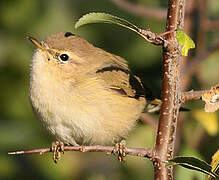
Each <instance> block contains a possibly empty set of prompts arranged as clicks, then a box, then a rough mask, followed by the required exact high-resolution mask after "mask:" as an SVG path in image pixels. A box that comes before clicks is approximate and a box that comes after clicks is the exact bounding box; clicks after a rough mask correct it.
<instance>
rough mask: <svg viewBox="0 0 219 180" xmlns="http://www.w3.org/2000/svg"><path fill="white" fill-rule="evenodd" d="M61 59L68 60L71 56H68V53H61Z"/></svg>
mask: <svg viewBox="0 0 219 180" xmlns="http://www.w3.org/2000/svg"><path fill="white" fill-rule="evenodd" d="M59 59H60V60H61V61H68V59H69V56H68V55H67V54H61V55H60V56H59Z"/></svg>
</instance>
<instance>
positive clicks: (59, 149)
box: [51, 141, 65, 163]
mask: <svg viewBox="0 0 219 180" xmlns="http://www.w3.org/2000/svg"><path fill="white" fill-rule="evenodd" d="M64 147H65V145H64V143H63V142H60V141H55V142H52V147H51V152H53V161H54V162H55V163H57V161H58V160H59V159H60V158H61V154H64Z"/></svg>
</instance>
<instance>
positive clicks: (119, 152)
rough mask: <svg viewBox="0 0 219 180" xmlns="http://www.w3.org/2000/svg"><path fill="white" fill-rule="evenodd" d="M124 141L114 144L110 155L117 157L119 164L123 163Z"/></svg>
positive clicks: (124, 153) (124, 154)
mask: <svg viewBox="0 0 219 180" xmlns="http://www.w3.org/2000/svg"><path fill="white" fill-rule="evenodd" d="M125 146H126V141H125V140H122V141H121V142H120V143H116V145H115V147H114V148H113V151H112V153H113V154H114V155H115V154H117V155H118V160H119V161H120V162H123V161H124V157H125V156H126V147H125Z"/></svg>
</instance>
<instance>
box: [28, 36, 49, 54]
mask: <svg viewBox="0 0 219 180" xmlns="http://www.w3.org/2000/svg"><path fill="white" fill-rule="evenodd" d="M27 39H28V40H30V41H31V42H32V43H33V44H34V45H35V46H36V47H38V48H39V49H41V50H43V51H45V50H46V49H45V48H44V47H43V46H42V44H41V43H40V42H39V41H38V40H36V39H35V38H33V37H30V36H27Z"/></svg>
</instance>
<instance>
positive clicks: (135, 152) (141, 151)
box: [8, 145, 153, 158]
mask: <svg viewBox="0 0 219 180" xmlns="http://www.w3.org/2000/svg"><path fill="white" fill-rule="evenodd" d="M114 148H115V147H114V146H98V145H97V146H65V147H64V151H79V152H106V153H112V152H113V150H114ZM152 151H153V149H147V148H125V153H126V154H128V155H131V156H138V157H147V158H151V157H152ZM48 152H52V151H51V148H42V149H33V150H27V151H14V152H8V154H10V155H18V154H38V153H39V154H40V155H43V154H44V153H48Z"/></svg>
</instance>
